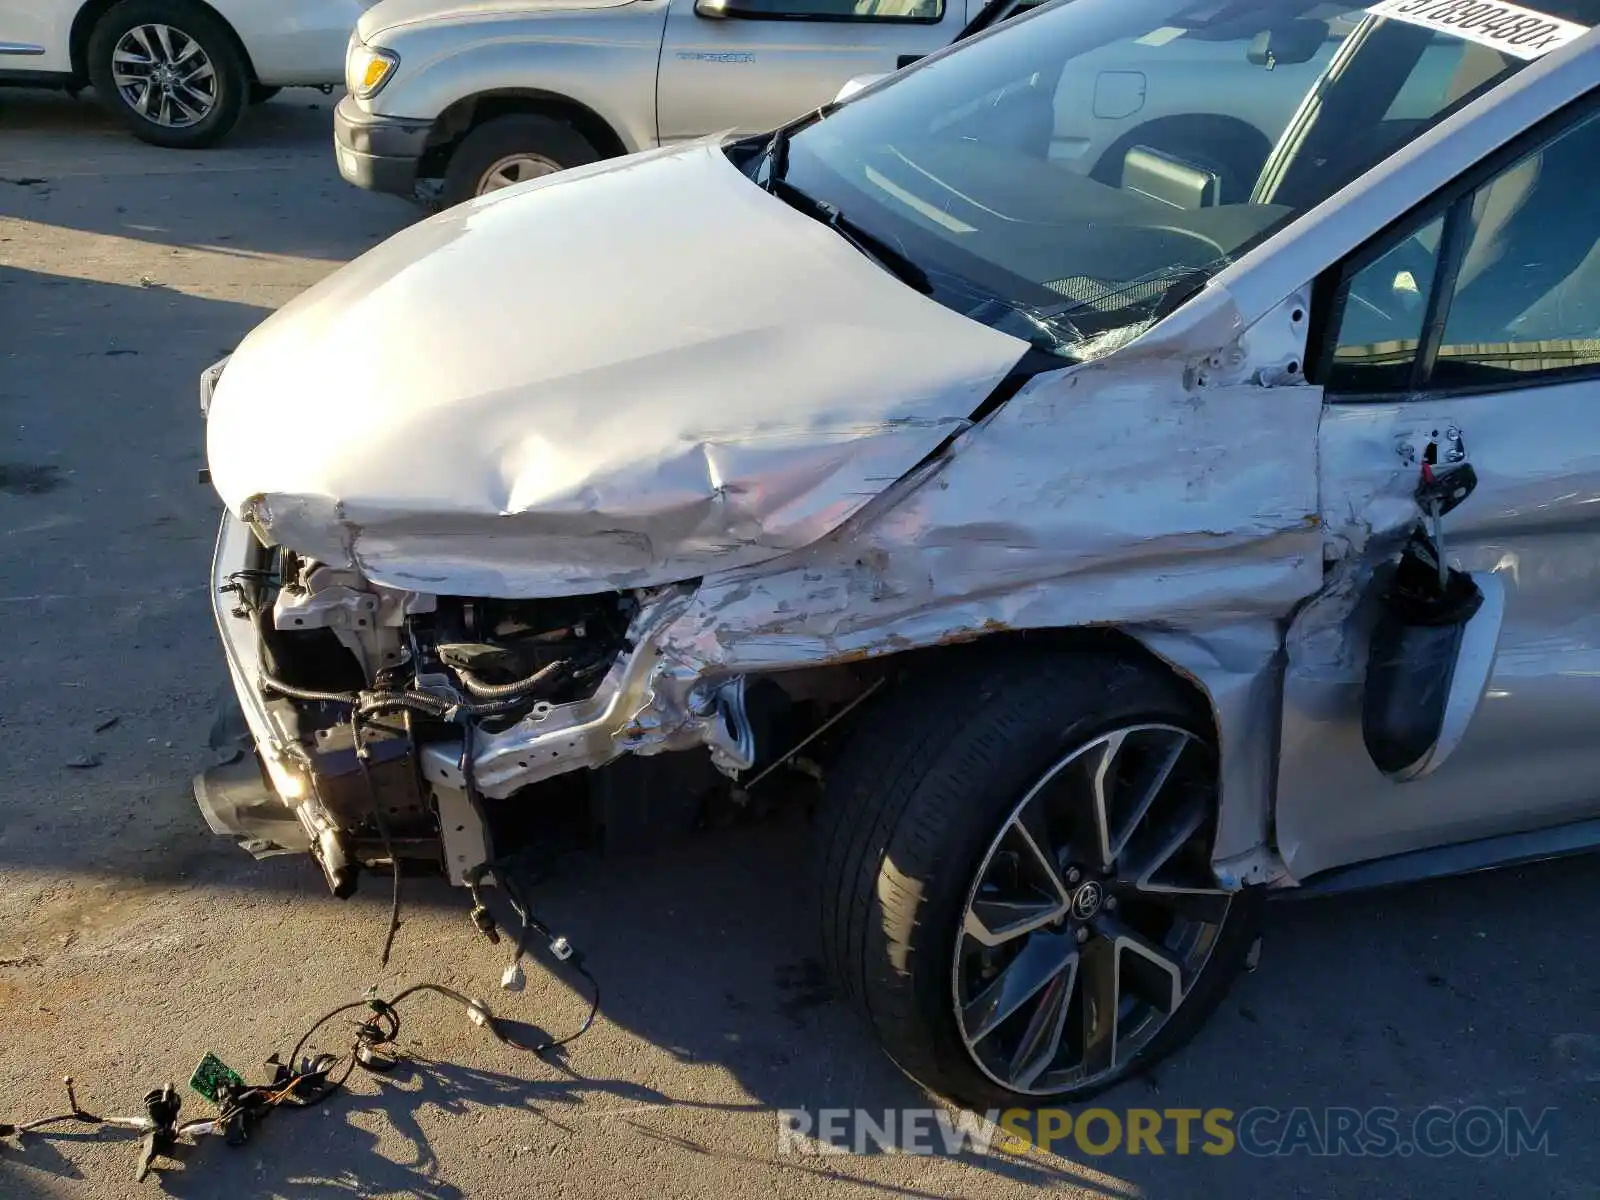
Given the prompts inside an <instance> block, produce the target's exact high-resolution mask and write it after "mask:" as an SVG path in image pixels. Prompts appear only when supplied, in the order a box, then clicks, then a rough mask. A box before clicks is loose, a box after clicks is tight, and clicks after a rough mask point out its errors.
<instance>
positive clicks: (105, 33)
mask: <svg viewBox="0 0 1600 1200" xmlns="http://www.w3.org/2000/svg"><path fill="white" fill-rule="evenodd" d="M371 3H372V0H210V3H209V4H207V3H201V2H200V0H32V2H30V3H25V4H13V3H0V84H3V83H11V84H25V85H28V86H32V87H41V86H42V87H63V88H67V89H69V90H72V91H76V90H77V89H78V88H81V87H83V86H84V85H85V84H93V85H94V90H95V94H96V95H97V96H98V97H99V98H100V101H101V103H103V104H104V105H105V106H106V108H107V109H108V110H109V111H110V112H111V113H112V114H113V115H114V116H116V117H117V119H118V120H120V121H121V122H122V123H123V124H124V125H126V126H127V127H128V128H129V130H131V131H132V132H133V134H134V136H135V137H139V138H142V139H144V140H145V141H147V142H153V143H155V144H156V145H158V146H176V147H180V148H185V149H191V148H194V147H198V146H209V145H210V144H211V143H213V142H215V141H217V140H218V139H220V138H222V137H224V136H226V135H227V133H228V131H229V130H231V129H232V128H233V127H234V125H235V124H236V123H237V122H238V120H239V115H240V114H241V113H242V112H243V111H244V108H245V105H246V104H253V103H258V102H260V101H262V100H265V99H268V98H269V97H271V96H272V95H273V94H275V93H276V92H277V91H278V89H279V88H282V87H289V86H300V85H309V86H313V87H323V88H329V87H331V86H332V85H334V84H336V83H339V82H340V81H341V80H342V79H343V78H344V48H345V42H346V41H347V40H348V38H349V36H350V31H351V30H352V29H354V28H355V23H356V20H357V18H359V17H360V16H361V14H362V12H363V11H365V10H366V8H367V7H368V6H369V5H370V4H371Z"/></svg>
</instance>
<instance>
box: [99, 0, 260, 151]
mask: <svg viewBox="0 0 1600 1200" xmlns="http://www.w3.org/2000/svg"><path fill="white" fill-rule="evenodd" d="M88 66H89V79H90V81H91V82H92V83H93V84H94V90H95V94H96V95H97V96H98V97H99V99H100V102H101V103H102V104H103V105H105V107H106V108H107V109H109V110H110V112H111V113H112V115H113V116H115V117H116V118H117V119H118V120H119V121H121V122H122V123H123V124H124V125H126V126H127V127H128V129H129V130H130V131H131V132H132V133H133V135H134V136H135V137H138V138H141V139H143V140H144V141H147V142H151V143H153V144H154V145H157V146H171V147H176V148H179V149H195V148H198V147H201V146H209V145H211V144H212V143H213V142H215V141H217V140H218V139H219V138H222V137H223V136H225V135H226V134H227V133H228V131H229V130H231V129H232V128H233V127H234V125H235V124H236V123H237V122H238V120H239V114H240V113H241V112H242V111H243V109H244V105H245V101H246V99H247V98H248V96H249V92H250V72H249V69H248V68H247V67H246V65H245V61H244V57H243V55H242V54H241V53H240V51H239V49H238V47H237V45H236V44H235V42H234V40H233V35H232V33H231V32H230V31H229V30H228V29H227V27H226V26H224V25H223V24H222V23H221V22H220V21H219V20H218V19H217V18H216V17H214V16H213V15H212V14H211V13H209V12H207V11H206V10H205V9H203V8H201V7H200V6H198V5H195V4H190V3H187V0H122V3H120V4H118V5H116V6H115V7H113V8H112V9H111V10H110V11H108V12H107V13H106V14H105V15H104V16H103V17H101V18H100V21H99V23H98V24H96V25H95V28H94V33H93V34H92V35H90V38H89V49H88Z"/></svg>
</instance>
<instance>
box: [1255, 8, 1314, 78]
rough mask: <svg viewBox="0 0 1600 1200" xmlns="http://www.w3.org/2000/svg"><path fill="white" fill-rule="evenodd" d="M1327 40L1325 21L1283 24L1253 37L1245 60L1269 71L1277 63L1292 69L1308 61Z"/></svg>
mask: <svg viewBox="0 0 1600 1200" xmlns="http://www.w3.org/2000/svg"><path fill="white" fill-rule="evenodd" d="M1327 40H1328V26H1327V23H1326V22H1324V21H1309V20H1295V21H1286V22H1284V23H1283V24H1282V25H1274V26H1272V28H1270V29H1263V30H1262V31H1261V32H1260V33H1258V34H1256V36H1255V37H1253V38H1252V39H1251V40H1250V48H1249V49H1248V50H1246V51H1245V57H1246V58H1248V59H1249V60H1250V61H1251V62H1253V63H1254V64H1255V65H1256V66H1258V67H1265V68H1266V69H1267V70H1269V71H1270V70H1272V68H1273V67H1276V66H1278V65H1279V64H1280V63H1283V64H1286V65H1291V66H1292V65H1294V64H1296V63H1303V62H1310V61H1311V59H1312V58H1313V57H1315V55H1316V53H1317V51H1318V50H1320V49H1322V46H1323V43H1324V42H1326V41H1327Z"/></svg>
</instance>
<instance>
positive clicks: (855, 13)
mask: <svg viewBox="0 0 1600 1200" xmlns="http://www.w3.org/2000/svg"><path fill="white" fill-rule="evenodd" d="M702 3H704V0H702ZM944 6H945V0H738V3H737V5H725V6H724V5H715V4H713V5H711V7H713V8H715V9H716V10H717V12H716V15H717V16H738V17H741V18H743V19H744V20H747V21H907V22H912V23H915V24H923V25H933V24H937V23H938V22H939V21H941V20H943V19H944Z"/></svg>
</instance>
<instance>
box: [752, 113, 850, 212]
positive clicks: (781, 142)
mask: <svg viewBox="0 0 1600 1200" xmlns="http://www.w3.org/2000/svg"><path fill="white" fill-rule="evenodd" d="M838 107H839V105H838V103H837V102H834V101H830V102H828V103H827V104H824V105H822V106H821V107H820V108H815V109H812V110H811V111H810V112H808V113H807V114H806V115H805V116H803V117H801V118H800V119H799V120H798V121H790V122H789V123H788V124H787V125H780V126H779V127H778V128H777V129H774V130H773V131H772V136H771V137H770V138H768V139H767V148H766V149H765V150H764V151H762V153H761V158H760V160H759V162H764V163H766V165H767V182H766V184H765V187H766V189H767V191H769V192H770V191H772V190H773V184H775V183H781V182H782V180H783V177H784V176H785V175H787V174H788V173H789V139H790V138H792V137H793V136H794V135H795V134H797V133H799V132H800V131H801V130H802V129H805V128H806V127H807V126H810V125H815V124H816V123H817V122H818V121H820V120H822V119H823V118H824V117H826V116H827V115H828V114H829V113H831V112H832V111H833V110H834V109H836V108H838ZM758 165H759V163H758Z"/></svg>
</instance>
